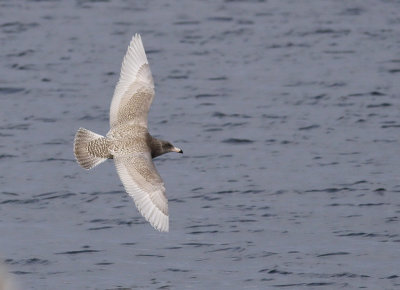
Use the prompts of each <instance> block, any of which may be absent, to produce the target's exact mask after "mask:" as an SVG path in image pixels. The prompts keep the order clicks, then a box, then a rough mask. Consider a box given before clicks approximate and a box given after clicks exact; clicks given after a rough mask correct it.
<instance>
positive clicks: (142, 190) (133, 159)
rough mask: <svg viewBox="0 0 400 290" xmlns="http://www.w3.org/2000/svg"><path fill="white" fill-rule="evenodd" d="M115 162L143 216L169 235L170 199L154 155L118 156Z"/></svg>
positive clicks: (124, 183)
mask: <svg viewBox="0 0 400 290" xmlns="http://www.w3.org/2000/svg"><path fill="white" fill-rule="evenodd" d="M114 161H115V166H116V168H117V172H118V175H119V177H120V179H121V181H122V183H123V185H124V187H125V190H126V192H127V193H128V194H129V195H130V196H131V197H132V198H133V200H134V202H135V204H136V207H137V209H138V210H139V212H140V213H141V214H142V216H144V217H145V218H146V220H147V221H149V222H150V224H151V225H152V226H153V227H154V228H156V229H157V230H159V231H161V232H168V231H169V217H168V200H167V197H166V196H165V187H164V183H163V181H162V179H161V177H160V175H159V174H158V172H157V169H156V167H155V166H154V163H153V161H152V159H151V155H150V153H137V154H134V155H130V156H114Z"/></svg>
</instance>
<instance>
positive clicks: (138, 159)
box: [74, 34, 183, 232]
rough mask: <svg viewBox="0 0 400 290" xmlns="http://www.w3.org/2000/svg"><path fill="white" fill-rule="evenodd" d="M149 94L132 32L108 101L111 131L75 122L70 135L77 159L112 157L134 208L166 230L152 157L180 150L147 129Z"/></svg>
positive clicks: (89, 163) (84, 162)
mask: <svg viewBox="0 0 400 290" xmlns="http://www.w3.org/2000/svg"><path fill="white" fill-rule="evenodd" d="M153 98H154V81H153V77H152V75H151V71H150V67H149V62H148V61H147V57H146V53H145V51H144V48H143V43H142V39H141V37H140V35H139V34H135V36H134V37H133V38H132V41H131V43H130V44H129V47H128V50H127V52H126V55H125V57H124V60H123V62H122V67H121V74H120V79H119V81H118V84H117V86H116V87H115V91H114V95H113V98H112V102H111V107H110V131H109V132H108V133H107V135H106V136H105V137H104V136H101V135H98V134H96V133H94V132H92V131H89V130H87V129H84V128H79V130H78V131H77V133H76V135H75V140H74V153H75V158H76V160H77V161H78V163H79V165H80V166H82V167H83V168H85V169H91V168H93V167H95V166H96V165H98V164H100V163H102V162H104V161H106V160H107V159H114V162H115V167H116V168H117V172H118V175H119V177H120V179H121V181H122V183H123V185H124V187H125V190H126V192H127V193H128V194H129V195H130V196H131V197H132V198H133V200H134V202H135V204H136V207H137V208H138V210H139V212H140V213H141V214H142V215H143V216H144V217H145V218H146V220H148V221H149V222H150V224H151V225H152V226H153V227H154V228H156V229H157V230H159V231H162V232H168V230H169V218H168V200H167V197H166V195H165V187H164V182H163V180H162V179H161V177H160V174H159V173H158V172H157V169H156V167H155V166H154V163H153V161H152V159H153V158H155V157H157V156H160V155H162V154H165V153H168V152H178V153H183V152H182V150H181V149H180V148H177V147H175V146H173V145H172V144H171V143H170V142H168V141H164V140H160V139H156V138H154V137H152V136H151V135H150V134H149V131H148V129H147V116H148V113H149V109H150V105H151V103H152V101H153Z"/></svg>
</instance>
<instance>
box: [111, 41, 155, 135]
mask: <svg viewBox="0 0 400 290" xmlns="http://www.w3.org/2000/svg"><path fill="white" fill-rule="evenodd" d="M143 92H145V93H143ZM132 98H133V99H135V100H134V101H133V102H132V101H131V99H132ZM153 98H154V81H153V77H152V74H151V71H150V66H149V62H148V60H147V57H146V53H145V51H144V47H143V42H142V39H141V37H140V35H139V34H135V36H134V37H133V38H132V41H131V42H130V44H129V47H128V50H127V52H126V54H125V57H124V60H123V62H122V67H121V73H120V78H119V81H118V84H117V86H116V87H115V90H114V95H113V98H112V101H111V107H110V126H111V128H112V127H114V126H115V125H117V124H120V123H123V122H136V123H139V124H141V125H144V126H146V127H147V114H148V111H149V109H150V105H151V103H152V101H153ZM127 106H130V107H131V110H129V109H126V107H127ZM121 110H125V111H126V110H129V111H131V114H130V115H128V116H127V115H126V114H125V115H124V114H122V115H121V114H120V112H121Z"/></svg>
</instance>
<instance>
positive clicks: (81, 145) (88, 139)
mask: <svg viewBox="0 0 400 290" xmlns="http://www.w3.org/2000/svg"><path fill="white" fill-rule="evenodd" d="M98 139H105V138H104V137H103V136H101V135H99V134H96V133H94V132H92V131H90V130H87V129H85V128H79V129H78V131H77V132H76V134H75V140H74V154H75V158H76V161H78V163H79V165H80V166H82V167H83V168H85V169H91V168H93V167H95V166H96V165H98V164H100V163H102V162H104V161H106V160H107V158H105V157H104V156H101V157H99V156H96V155H95V154H94V153H95V152H92V151H93V150H91V149H93V146H90V144H89V143H91V144H94V143H96V142H93V141H95V140H98ZM100 155H103V154H100Z"/></svg>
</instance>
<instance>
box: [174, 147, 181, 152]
mask: <svg viewBox="0 0 400 290" xmlns="http://www.w3.org/2000/svg"><path fill="white" fill-rule="evenodd" d="M172 151H174V152H176V153H183V151H182V149H181V148H178V147H174V148H173V149H172Z"/></svg>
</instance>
